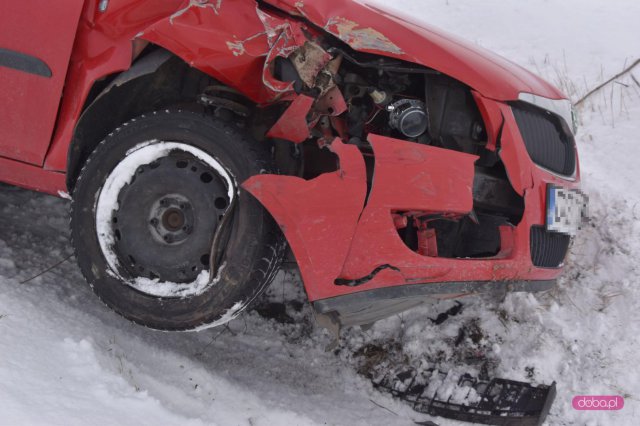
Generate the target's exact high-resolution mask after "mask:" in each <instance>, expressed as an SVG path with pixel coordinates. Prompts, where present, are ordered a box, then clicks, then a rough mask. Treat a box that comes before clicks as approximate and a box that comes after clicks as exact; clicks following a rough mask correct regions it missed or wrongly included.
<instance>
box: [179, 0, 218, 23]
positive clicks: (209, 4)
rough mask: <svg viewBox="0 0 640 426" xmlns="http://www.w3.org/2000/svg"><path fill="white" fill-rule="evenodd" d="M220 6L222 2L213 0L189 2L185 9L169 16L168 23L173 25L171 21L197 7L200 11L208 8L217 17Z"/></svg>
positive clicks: (190, 0) (193, 0)
mask: <svg viewBox="0 0 640 426" xmlns="http://www.w3.org/2000/svg"><path fill="white" fill-rule="evenodd" d="M220 6H222V0H215V1H209V0H189V4H188V5H187V7H184V8H182V9H180V10H178V11H177V12H175V13H174V14H173V15H171V16H169V22H171V23H172V24H173V20H174V19H176V18H178V17H180V16H182V15H183V14H185V13H186V12H187V11H188V10H189V9H191V8H193V7H199V8H201V9H205V8H209V9H211V10H213V13H215V14H216V15H219V14H220Z"/></svg>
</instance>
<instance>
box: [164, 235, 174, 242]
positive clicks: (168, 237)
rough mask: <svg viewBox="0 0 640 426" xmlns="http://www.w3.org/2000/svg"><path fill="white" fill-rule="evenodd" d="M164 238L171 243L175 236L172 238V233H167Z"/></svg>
mask: <svg viewBox="0 0 640 426" xmlns="http://www.w3.org/2000/svg"><path fill="white" fill-rule="evenodd" d="M164 240H165V241H166V242H168V243H170V242H171V241H173V238H171V235H165V236H164Z"/></svg>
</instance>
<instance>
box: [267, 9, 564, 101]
mask: <svg viewBox="0 0 640 426" xmlns="http://www.w3.org/2000/svg"><path fill="white" fill-rule="evenodd" d="M266 2H267V3H269V4H271V5H273V6H275V7H277V8H279V9H281V10H283V11H285V12H287V13H289V14H292V15H297V16H302V17H304V18H306V19H307V20H308V21H310V22H311V23H313V24H315V25H317V26H318V27H321V28H323V29H324V30H325V31H327V32H329V33H331V34H333V35H335V36H336V37H338V38H340V39H341V40H342V41H344V42H345V43H347V44H348V45H349V46H351V47H352V48H353V49H354V50H358V51H361V52H369V53H375V54H380V55H384V56H388V57H393V58H397V59H402V60H405V61H409V62H413V63H416V64H420V65H424V66H426V67H429V68H433V69H435V70H437V71H440V72H442V73H443V74H446V75H449V76H451V77H453V78H455V79H456V80H459V81H461V82H463V83H464V84H466V85H468V86H469V87H471V88H473V89H475V90H476V91H478V92H480V93H481V94H482V95H484V96H485V97H488V98H492V99H495V100H500V101H510V100H517V99H518V95H519V94H520V93H521V92H525V93H532V94H535V95H539V96H543V97H546V98H550V99H563V98H566V96H564V95H563V94H562V92H560V91H559V90H558V89H557V88H555V87H554V86H553V85H551V84H549V83H548V82H546V81H544V80H543V79H541V78H540V77H538V76H536V75H535V74H532V73H531V72H529V71H527V70H525V69H524V68H522V67H520V66H519V65H516V64H514V63H513V62H511V61H508V60H507V59H505V58H503V57H501V56H499V55H497V54H495V53H492V52H490V51H488V50H486V49H484V48H482V47H480V46H478V45H476V44H473V43H470V42H468V41H465V40H462V39H460V38H458V37H455V36H452V35H450V34H448V33H446V32H444V31H442V30H439V29H436V28H433V27H430V26H429V25H427V24H425V23H422V22H417V21H415V20H414V19H413V18H411V17H408V16H405V15H402V14H399V13H398V12H397V11H393V12H392V11H389V10H386V9H385V8H384V7H383V6H381V5H373V4H371V3H367V2H366V1H364V0H266Z"/></svg>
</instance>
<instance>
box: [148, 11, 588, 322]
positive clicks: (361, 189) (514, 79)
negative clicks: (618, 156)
mask: <svg viewBox="0 0 640 426" xmlns="http://www.w3.org/2000/svg"><path fill="white" fill-rule="evenodd" d="M231 17H233V19H230V18H231ZM138 36H139V37H141V38H143V39H145V40H147V41H149V42H151V43H154V44H157V45H160V46H162V47H164V48H166V49H168V50H171V51H172V52H175V53H176V54H177V55H179V56H180V57H181V58H183V59H184V60H185V61H186V62H187V63H189V64H191V65H192V66H193V67H195V68H197V69H199V70H201V71H203V72H205V73H206V74H208V75H210V76H212V77H214V78H215V79H217V80H218V81H220V82H221V83H222V84H224V85H227V86H229V87H231V88H232V89H233V90H234V95H233V96H236V95H237V93H240V94H241V95H243V96H244V97H245V98H246V101H247V102H248V103H253V105H255V106H256V109H255V111H257V112H256V113H255V114H254V115H253V116H251V118H250V120H249V122H250V123H251V125H252V126H254V127H255V128H254V130H255V131H254V133H255V134H257V135H261V137H258V138H259V139H260V138H261V139H263V142H264V143H271V144H273V151H274V154H275V156H276V158H277V160H278V162H279V166H280V169H281V171H282V174H280V175H259V176H254V177H252V178H250V179H249V180H248V181H246V182H244V183H243V185H242V186H243V188H244V189H246V190H247V191H249V192H250V193H251V194H253V196H255V197H256V198H257V199H258V200H260V202H261V203H262V204H263V205H264V206H265V207H266V209H267V210H269V212H270V213H271V214H272V216H273V217H274V218H275V220H276V221H277V222H278V224H279V225H280V227H281V229H282V230H283V232H284V234H285V236H286V238H287V240H288V242H289V245H290V247H291V250H292V252H293V254H294V256H295V259H296V261H297V263H298V266H299V268H300V271H301V274H302V278H303V280H304V285H305V288H306V291H307V294H308V296H309V299H310V300H311V301H312V302H313V303H314V306H315V307H316V310H317V311H318V312H319V313H320V314H321V316H322V315H324V318H328V319H329V320H330V322H333V323H338V324H364V323H368V322H371V321H373V320H375V319H378V318H381V317H384V316H387V315H389V314H392V313H394V312H397V311H399V310H403V309H406V308H407V307H411V306H413V305H415V304H418V303H421V302H422V300H423V299H424V298H426V297H434V296H438V297H458V296H461V295H467V294H471V293H476V292H486V291H490V292H493V291H506V290H527V291H537V290H544V289H548V288H550V287H551V286H552V285H553V283H554V280H555V279H556V278H557V277H558V276H559V275H560V273H561V272H562V263H563V261H564V258H565V255H566V253H567V250H568V247H569V244H570V240H571V237H570V235H571V234H572V233H574V232H575V229H574V228H575V226H576V221H579V218H580V216H581V215H582V214H583V212H584V205H583V204H584V200H583V198H581V197H582V196H581V195H580V193H579V192H577V188H578V186H579V167H578V162H577V158H576V149H575V143H574V139H573V132H572V130H571V125H572V123H571V122H570V121H571V118H570V112H569V113H567V108H566V107H568V105H565V104H566V103H568V101H566V100H563V98H564V97H563V95H562V94H561V93H560V92H559V91H558V90H557V89H555V88H554V87H553V86H551V85H550V84H548V83H546V82H544V81H543V80H541V79H539V78H538V77H536V76H534V75H533V74H531V73H529V72H528V71H526V70H524V69H522V68H520V67H518V66H517V65H514V64H512V63H510V62H508V61H506V60H505V59H503V58H500V57H498V56H496V55H493V54H491V53H488V52H486V51H484V50H481V49H480V48H478V47H477V46H473V45H470V44H468V43H466V42H462V41H460V40H457V39H455V38H453V37H451V36H448V35H446V34H444V33H442V32H440V31H438V30H435V29H432V28H426V27H425V26H423V25H421V24H416V23H414V22H411V21H410V20H409V19H407V18H404V17H399V16H394V15H392V14H390V13H388V12H386V11H384V10H379V9H376V8H375V7H373V6H369V5H366V4H364V3H363V2H359V1H348V2H343V1H337V0H335V1H326V2H298V1H296V2H294V1H293V0H291V1H290V0H268V1H266V2H260V3H254V2H251V1H242V2H230V1H226V0H222V1H209V2H207V1H195V0H192V1H189V3H188V4H186V2H185V5H184V7H183V8H182V9H180V10H178V11H177V12H175V13H173V14H172V15H170V16H167V17H166V18H163V19H161V20H158V21H157V22H155V23H154V24H153V25H150V26H148V27H146V28H145V29H144V31H141V32H140V33H139V35H138ZM235 92H237V93H235ZM226 93H229V92H228V91H219V92H217V93H215V94H211V93H205V94H204V95H203V97H202V99H201V101H202V103H204V104H205V105H209V106H215V107H220V106H222V107H224V108H228V109H231V110H232V111H233V112H234V113H237V114H240V115H242V116H243V117H247V116H250V111H253V109H250V108H246V107H243V109H237V108H236V109H235V110H234V105H235V106H236V107H237V103H238V100H237V97H234V98H233V100H232V101H231V102H230V99H227V98H225V96H226V95H225V94H226ZM241 103H242V102H241ZM260 129H262V130H260ZM260 131H262V133H260ZM574 190H576V191H574ZM550 200H551V201H550ZM550 206H551V207H553V208H555V210H553V209H552V208H551V207H550ZM569 207H571V208H569ZM567 209H569V210H571V211H569V210H567ZM554 215H555V216H554ZM564 222H570V223H564ZM565 228H566V229H565Z"/></svg>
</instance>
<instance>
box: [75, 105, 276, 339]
mask: <svg viewBox="0 0 640 426" xmlns="http://www.w3.org/2000/svg"><path fill="white" fill-rule="evenodd" d="M151 140H159V141H172V142H179V143H182V144H186V145H190V146H193V147H196V148H197V149H199V150H202V151H205V152H206V153H208V154H209V155H211V156H212V157H215V158H216V160H217V161H219V162H220V163H221V164H222V165H224V167H225V168H226V169H227V170H228V171H229V172H231V174H232V175H233V176H234V177H235V179H236V182H237V183H238V184H240V183H242V182H244V181H245V180H246V179H247V178H249V177H250V176H253V175H256V174H260V173H270V172H273V171H274V166H273V163H272V160H271V155H270V153H269V150H268V149H267V147H266V146H265V144H264V143H259V142H256V141H255V140H252V139H251V138H250V137H248V135H247V134H246V133H245V132H244V131H242V130H241V129H240V128H239V127H238V126H235V125H232V124H227V123H223V122H221V121H219V120H216V119H214V118H213V117H210V116H208V115H204V114H200V113H195V112H187V111H177V110H174V111H162V112H155V113H152V114H149V115H146V116H141V117H138V118H137V119H134V120H131V121H129V122H128V123H126V124H124V125H123V126H121V127H120V128H118V129H116V130H115V131H114V132H113V133H111V134H110V135H109V136H107V137H106V138H105V140H104V141H102V142H101V143H100V145H99V146H98V147H97V148H96V149H95V151H94V152H93V153H92V154H91V155H90V157H89V158H88V160H87V161H86V163H85V164H84V167H83V168H82V171H81V172H80V175H79V177H78V179H77V182H76V186H75V188H74V191H73V202H72V211H71V233H72V239H73V244H74V249H75V253H76V257H77V261H78V264H79V266H80V269H81V271H82V273H83V275H84V276H85V278H86V279H87V281H88V282H89V284H90V285H91V287H92V289H93V291H94V292H95V293H96V294H97V295H98V296H99V297H100V299H101V300H102V301H103V302H104V303H105V304H106V305H107V306H109V307H110V308H112V309H113V310H115V311H116V312H118V313H119V314H121V315H123V316H124V317H126V318H128V319H129V320H131V321H133V322H135V323H138V324H141V325H144V326H147V327H150V328H154V329H159V330H191V329H195V328H199V327H203V326H206V325H220V324H222V323H224V322H226V321H228V320H230V319H231V318H233V317H234V316H235V315H237V314H238V313H239V312H240V311H242V310H243V309H245V308H246V307H247V306H248V305H249V304H250V303H251V302H252V301H253V300H255V299H256V298H257V297H258V296H259V295H260V294H261V293H262V292H263V291H264V290H265V288H266V287H267V286H268V284H269V283H270V282H271V280H272V279H273V277H274V275H275V273H276V272H277V271H278V269H279V266H280V262H281V260H282V256H283V253H284V247H285V243H284V238H283V237H282V234H281V232H280V230H279V229H278V227H277V225H276V223H275V222H274V221H273V219H272V218H271V216H270V215H269V213H268V212H267V211H266V210H265V209H264V208H263V207H262V205H260V203H259V202H258V201H257V200H256V199H255V198H253V197H252V196H251V195H250V194H249V193H247V192H246V191H244V190H242V189H240V188H239V189H238V195H237V199H236V201H235V203H234V204H235V206H234V208H233V211H232V216H231V217H232V221H231V224H230V225H229V229H230V231H229V232H227V238H226V240H225V244H224V247H223V253H222V254H221V255H220V259H219V260H220V262H219V264H224V268H221V269H220V270H219V273H218V276H217V282H216V284H215V285H213V286H211V287H209V288H207V289H206V290H204V291H203V292H202V293H201V294H196V295H190V296H185V297H158V296H157V295H150V294H147V293H144V292H141V291H139V290H138V289H136V288H134V287H133V286H130V285H128V284H127V283H126V280H123V279H121V278H117V277H115V276H114V275H115V274H113V270H112V268H110V266H109V261H108V260H107V259H106V258H105V254H104V253H103V251H102V249H101V246H100V241H99V239H98V234H97V227H96V205H97V200H98V197H99V195H100V193H101V190H102V187H103V185H104V184H105V180H106V179H107V177H108V176H109V175H110V173H111V172H112V171H113V170H114V168H115V167H116V166H117V165H118V164H119V163H120V162H121V161H122V160H123V159H124V158H125V157H126V156H127V153H128V151H129V150H131V149H132V148H133V147H135V146H140V145H139V144H140V143H142V142H145V141H151ZM167 158H168V157H167ZM196 160H197V159H196ZM169 173H171V172H170V171H169ZM134 179H135V178H134ZM132 184H133V181H132ZM118 208H120V207H118ZM119 220H120V221H123V219H122V218H119ZM124 220H129V219H128V218H125V219H124ZM195 234H196V232H194V235H195ZM155 249H156V248H154V250H155ZM185 250H186V249H185ZM120 272H122V271H120ZM120 277H122V275H120ZM129 277H131V278H135V277H132V276H129ZM129 277H126V278H129ZM160 278H161V279H162V277H160ZM123 281H124V282H123ZM230 310H233V311H230ZM231 312H233V315H231ZM214 323H215V324H214ZM218 323H220V324H218Z"/></svg>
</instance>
